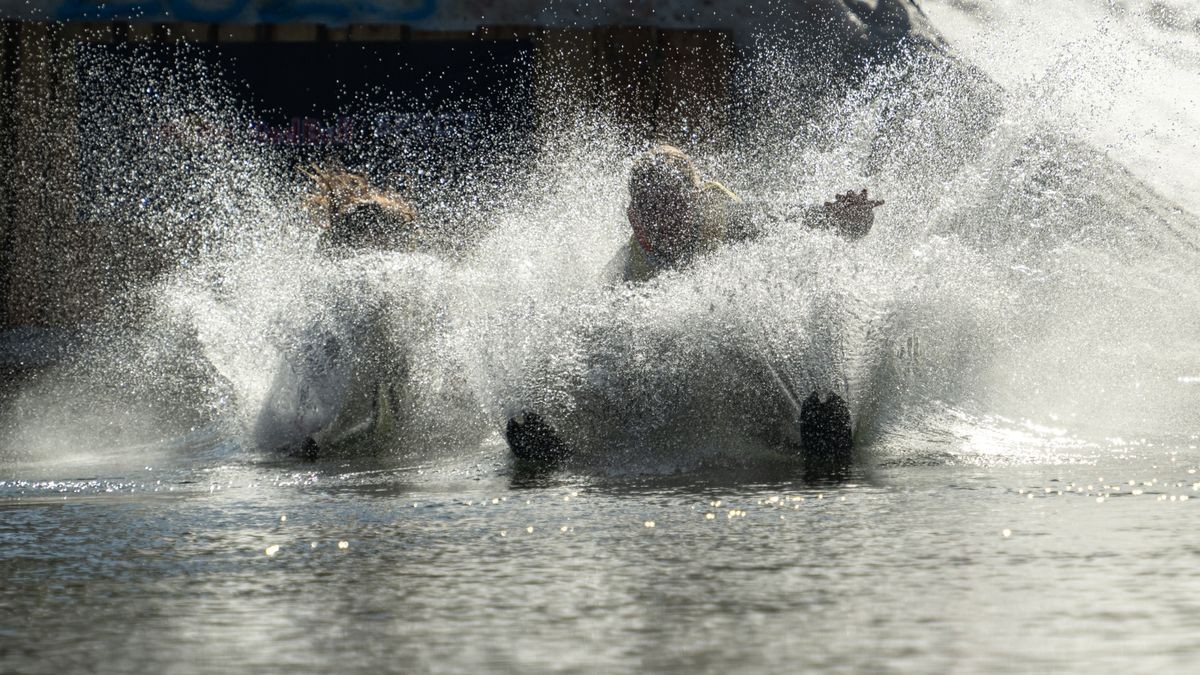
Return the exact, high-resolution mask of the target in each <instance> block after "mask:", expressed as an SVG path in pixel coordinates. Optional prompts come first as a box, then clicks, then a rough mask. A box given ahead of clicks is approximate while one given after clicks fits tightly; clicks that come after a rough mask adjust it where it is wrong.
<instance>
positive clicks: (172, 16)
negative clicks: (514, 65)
mask: <svg viewBox="0 0 1200 675" xmlns="http://www.w3.org/2000/svg"><path fill="white" fill-rule="evenodd" d="M807 1H808V0H794V2H795V3H796V4H804V3H805V2H807ZM751 14H752V10H750V9H749V7H748V6H747V3H741V2H728V1H722V0H591V1H590V2H589V1H588V0H557V1H556V0H550V1H546V0H540V1H538V0H0V18H9V19H22V20H36V21H147V22H163V23H167V22H177V21H178V22H195V23H238V24H254V23H291V22H304V23H323V24H326V25H346V24H351V23H361V24H406V25H410V26H414V27H418V28H422V29H431V30H464V29H466V30H470V29H473V28H475V27H476V26H479V25H484V24H491V25H514V26H518V25H525V26H532V25H537V26H578V27H583V26H588V25H616V24H622V23H637V24H644V25H655V26H662V27H669V26H689V27H701V26H704V25H709V26H710V27H726V26H730V25H731V24H738V23H743V22H745V21H746V20H748V19H750V17H751Z"/></svg>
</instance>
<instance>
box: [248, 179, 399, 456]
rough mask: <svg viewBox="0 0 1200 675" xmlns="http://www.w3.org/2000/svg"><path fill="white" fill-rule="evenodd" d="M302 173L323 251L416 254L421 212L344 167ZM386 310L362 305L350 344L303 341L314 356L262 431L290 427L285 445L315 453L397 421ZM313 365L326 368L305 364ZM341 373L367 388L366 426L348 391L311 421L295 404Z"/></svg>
mask: <svg viewBox="0 0 1200 675" xmlns="http://www.w3.org/2000/svg"><path fill="white" fill-rule="evenodd" d="M300 171H301V173H302V174H303V175H304V176H305V177H307V178H308V179H309V181H311V182H310V183H309V185H308V186H307V190H305V192H304V194H303V196H302V204H303V206H304V209H305V211H306V212H307V214H308V215H309V217H310V218H311V220H312V221H313V223H314V224H315V225H316V226H317V227H318V228H320V239H319V247H320V251H321V252H322V253H323V254H324V255H326V256H329V257H330V258H332V259H335V260H337V259H341V258H344V257H350V256H354V255H357V254H361V253H371V252H378V251H391V252H405V251H412V250H413V249H414V248H415V247H416V242H417V238H418V236H419V234H420V231H419V229H418V228H417V225H416V223H417V209H416V208H415V207H414V206H413V204H412V203H411V202H409V201H408V200H406V199H404V198H403V197H402V196H400V195H399V194H398V193H397V192H395V191H392V190H389V189H386V188H381V187H378V186H377V185H375V184H373V183H372V182H371V181H369V180H368V179H367V177H366V176H364V175H363V174H360V173H354V172H351V171H347V170H345V169H342V168H337V167H321V166H316V165H313V166H309V167H307V168H304V169H301V170H300ZM386 311H387V310H386V309H385V308H383V307H381V306H379V305H378V304H377V303H363V305H362V306H361V308H360V309H359V311H358V316H359V319H360V320H361V322H362V324H363V325H365V326H367V328H366V330H365V331H363V333H362V334H361V335H359V336H358V337H356V338H353V339H352V340H350V341H349V342H347V341H346V339H345V338H339V337H338V336H336V335H331V334H326V333H323V332H320V331H319V330H318V331H316V332H315V333H314V335H315V336H317V337H316V338H314V339H313V340H312V341H310V342H309V343H307V344H306V345H305V346H306V347H308V348H309V350H310V356H308V357H306V358H301V359H300V360H299V363H298V364H293V365H292V366H291V369H290V371H289V372H291V373H301V374H302V376H301V377H300V379H299V380H298V381H292V380H289V379H287V378H286V377H284V378H282V379H281V380H280V382H281V383H282V384H281V388H280V389H279V391H278V392H273V393H272V399H271V400H270V401H269V405H268V406H266V408H265V409H264V410H265V412H264V416H263V417H262V418H261V420H260V426H262V428H263V429H264V430H265V431H264V436H266V437H267V438H272V439H273V437H274V435H275V434H276V432H275V431H274V429H275V428H276V427H279V426H281V425H282V426H283V427H284V428H285V429H286V430H287V431H286V432H285V433H284V434H283V435H284V436H287V437H288V440H287V441H286V443H285V445H284V446H283V448H282V450H284V451H285V452H289V453H294V454H299V455H301V456H303V457H307V458H316V457H317V456H319V455H321V454H322V453H324V452H325V451H326V450H327V448H325V447H322V446H328V445H333V444H336V443H337V442H338V441H337V438H336V437H339V436H340V435H344V434H341V432H343V431H345V430H346V429H351V430H353V431H355V432H361V433H365V434H373V433H375V431H376V430H378V429H382V428H383V427H384V426H385V421H387V420H388V419H389V418H390V420H392V421H394V420H397V419H399V418H400V417H401V408H402V405H403V401H402V398H403V397H404V387H403V385H404V382H405V381H406V379H407V360H406V359H405V358H404V356H403V354H396V351H397V350H396V349H395V348H394V347H393V346H392V345H391V341H390V336H389V335H388V332H387V325H388V322H387V321H386V320H385V316H384V314H385V313H386ZM348 350H352V353H353V354H354V355H355V358H350V359H347V358H345V354H348V353H351V352H350V351H348ZM339 355H341V356H342V358H340V359H339ZM377 355H387V356H384V357H379V356H377ZM312 363H316V364H321V365H320V366H318V367H315V368H312V367H309V366H307V365H306V364H312ZM343 370H350V371H352V373H353V375H352V379H353V380H354V381H356V382H357V383H358V384H357V385H355V387H356V390H358V391H361V392H366V393H365V396H366V397H367V400H368V401H369V410H367V411H366V412H365V424H363V423H362V422H363V420H362V419H358V418H359V417H363V416H364V411H363V410H362V409H361V408H362V407H363V406H361V405H348V404H347V403H346V401H347V400H348V397H347V396H341V397H338V398H337V399H336V401H334V402H332V403H328V404H327V405H330V406H331V407H332V408H333V409H335V410H336V412H335V413H334V414H333V415H332V416H331V417H330V416H326V417H322V416H321V415H315V416H313V417H312V419H309V418H308V417H306V415H305V411H304V409H303V406H300V409H294V408H295V402H294V401H293V397H295V396H296V395H297V394H296V392H304V393H305V395H307V393H308V392H310V391H312V388H313V387H314V386H315V384H316V383H320V382H323V381H324V380H325V379H331V380H334V381H336V380H337V377H336V375H338V374H344V373H342V372H341V371H343ZM355 402H356V403H357V402H358V400H357V397H356V398H355ZM314 420H315V421H314ZM297 430H298V431H297ZM294 432H295V433H294ZM297 433H303V434H304V436H303V438H296V437H295V436H297Z"/></svg>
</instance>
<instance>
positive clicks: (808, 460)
mask: <svg viewBox="0 0 1200 675" xmlns="http://www.w3.org/2000/svg"><path fill="white" fill-rule="evenodd" d="M800 444H801V446H803V448H804V459H805V465H806V466H807V467H809V468H811V469H812V472H813V473H814V474H828V475H834V474H839V473H843V472H845V470H846V469H848V468H850V464H851V463H852V461H853V450H854V434H853V432H852V430H851V428H850V407H849V406H847V405H846V401H844V400H843V399H842V397H841V396H838V395H837V394H832V393H831V394H829V397H828V398H827V399H825V400H824V401H822V400H821V397H820V396H819V395H817V392H815V391H814V392H813V393H812V394H810V395H809V397H808V398H807V399H805V400H804V404H803V405H802V406H801V408H800Z"/></svg>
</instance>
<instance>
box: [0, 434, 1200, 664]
mask: <svg viewBox="0 0 1200 675" xmlns="http://www.w3.org/2000/svg"><path fill="white" fill-rule="evenodd" d="M1195 448H1196V445H1195V440H1194V439H1192V440H1189V439H1161V440H1147V441H1135V442H1133V443H1129V444H1125V445H1120V446H1118V445H1110V446H1109V447H1106V448H1104V449H1094V450H1092V451H1089V452H1084V453H1080V454H1078V455H1075V456H1074V457H1072V458H1071V461H1070V462H1068V463H1062V464H1055V465H1039V464H1035V465H1028V464H1024V463H1015V464H1014V463H1005V464H998V465H994V466H962V465H959V466H946V465H928V466H893V467H883V468H879V469H877V470H875V471H872V472H869V473H864V475H861V476H857V477H855V478H852V479H851V481H850V482H845V483H839V484H830V485H813V484H803V483H800V482H795V481H789V480H786V479H778V478H777V479H776V480H772V481H770V482H761V478H760V480H759V481H755V480H745V481H736V482H731V481H729V480H727V479H722V478H716V477H712V478H710V479H704V478H703V477H699V478H697V477H692V478H690V479H675V480H672V479H669V478H655V479H628V478H624V479H620V480H587V479H581V478H577V477H559V478H555V479H537V478H522V477H513V476H503V475H501V476H498V477H497V476H496V475H495V474H494V473H493V472H492V471H491V469H490V467H489V468H480V469H471V470H463V471H457V472H454V474H453V475H441V476H438V477H434V476H431V475H430V473H429V471H428V470H427V469H418V468H411V467H409V468H404V467H395V466H387V465H382V466H381V465H378V464H370V463H365V462H361V461H359V462H353V463H348V464H328V465H295V464H290V463H284V464H275V465H271V464H265V465H264V464H261V463H244V462H237V461H233V462H213V463H211V464H208V465H206V466H203V467H201V468H195V467H190V468H181V467H170V466H166V467H160V466H154V467H149V466H147V467H144V468H139V469H134V470H129V471H128V472H127V473H123V474H120V475H111V474H106V473H100V474H88V473H86V470H83V469H82V467H81V468H80V470H75V471H66V472H64V471H63V470H61V469H60V470H55V471H49V472H48V473H50V474H51V475H55V476H58V478H56V479H55V480H53V481H46V480H15V481H12V480H10V481H5V482H0V513H2V514H3V516H2V518H0V540H3V541H4V542H5V545H4V547H3V549H2V550H0V578H3V579H4V583H3V586H2V588H0V607H3V609H4V613H3V619H0V664H2V665H3V670H4V671H6V672H46V673H50V672H62V671H64V670H71V671H75V670H89V671H90V670H108V671H111V670H131V671H137V672H228V671H230V670H239V671H245V670H251V669H255V670H266V671H272V672H273V671H285V670H286V671H289V672H296V671H299V672H317V671H323V672H329V671H334V670H340V671H350V672H371V671H379V670H393V671H434V672H463V671H476V672H478V671H519V670H527V669H534V670H541V671H548V670H553V671H565V672H578V671H589V672H594V671H598V670H599V671H611V672H628V671H630V670H654V671H673V672H689V671H694V670H697V669H699V670H706V671H718V672H720V671H733V672H764V671H767V670H775V671H778V670H785V671H795V670H803V669H813V668H827V669H835V670H892V669H896V670H907V671H924V672H929V671H938V672H944V671H948V670H1022V671H1028V670H1072V671H1080V670H1090V669H1091V668H1093V667H1096V666H1098V665H1102V666H1103V667H1105V668H1110V669H1119V670H1137V671H1146V670H1154V669H1159V668H1165V669H1172V670H1180V669H1186V668H1187V667H1189V666H1190V664H1191V663H1192V662H1194V660H1195V657H1196V654H1197V644H1196V635H1197V634H1198V630H1200V618H1198V617H1200V613H1198V612H1197V610H1198V609H1200V606H1198V601H1197V600H1196V598H1197V597H1200V577H1198V576H1197V574H1196V571H1195V567H1196V566H1195V561H1196V556H1197V554H1198V553H1200V531H1198V530H1197V529H1196V528H1195V526H1194V525H1195V517H1194V516H1195V513H1194V510H1195V509H1196V508H1197V507H1198V506H1200V499H1197V498H1198V497H1200V495H1198V494H1197V493H1196V492H1195V487H1194V486H1195V485H1200V483H1198V482H1197V481H1200V474H1197V473H1196V468H1197V467H1198V466H1200V453H1198V452H1197V451H1196V449H1195ZM481 459H483V461H484V462H485V463H486V461H487V459H488V458H486V457H484V458H481ZM23 473H26V475H36V474H38V473H39V471H37V470H36V469H33V468H27V469H26V471H25V472H23ZM435 473H436V472H435ZM64 475H70V476H73V477H72V478H70V479H63V478H62V477H63V476H64ZM1184 500H1186V501H1184ZM651 523H652V524H653V526H651ZM341 542H344V547H342V546H343V545H342V544H341ZM274 547H278V548H277V549H275V548H274ZM272 553H273V554H272Z"/></svg>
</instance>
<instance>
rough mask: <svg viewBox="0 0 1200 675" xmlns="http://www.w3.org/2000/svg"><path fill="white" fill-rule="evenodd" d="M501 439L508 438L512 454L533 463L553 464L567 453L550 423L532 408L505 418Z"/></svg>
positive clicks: (562, 459)
mask: <svg viewBox="0 0 1200 675" xmlns="http://www.w3.org/2000/svg"><path fill="white" fill-rule="evenodd" d="M504 440H506V441H508V448H509V450H512V454H513V457H515V458H517V460H518V461H519V462H523V463H526V464H529V465H533V466H539V467H544V468H553V467H556V466H558V465H559V464H561V463H562V462H563V461H564V460H566V459H567V456H568V455H569V454H570V453H569V452H568V450H567V444H566V443H564V442H563V441H562V439H561V438H559V437H558V434H557V433H556V432H555V431H554V427H552V426H550V425H549V424H547V423H546V422H545V420H543V419H542V417H541V415H538V414H537V413H534V412H525V413H521V414H519V415H516V416H513V417H511V418H509V420H508V425H507V426H506V427H505V429H504Z"/></svg>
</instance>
